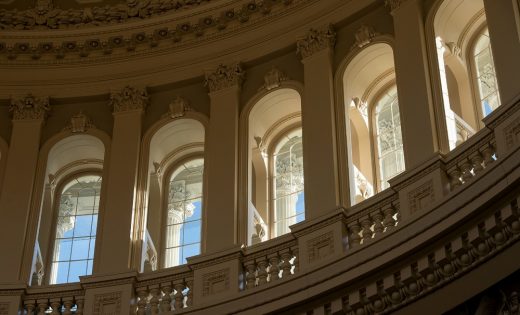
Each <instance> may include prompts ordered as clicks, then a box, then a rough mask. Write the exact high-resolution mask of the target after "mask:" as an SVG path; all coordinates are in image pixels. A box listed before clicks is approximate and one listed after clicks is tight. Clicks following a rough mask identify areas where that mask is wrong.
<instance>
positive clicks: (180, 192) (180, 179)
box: [164, 158, 204, 268]
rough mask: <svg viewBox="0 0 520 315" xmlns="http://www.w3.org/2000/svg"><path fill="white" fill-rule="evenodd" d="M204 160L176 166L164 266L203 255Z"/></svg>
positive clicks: (171, 180) (170, 191)
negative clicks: (201, 249)
mask: <svg viewBox="0 0 520 315" xmlns="http://www.w3.org/2000/svg"><path fill="white" fill-rule="evenodd" d="M203 169H204V160H203V159H201V158H197V159H193V160H189V161H187V162H185V163H183V164H181V165H180V166H178V167H176V168H175V169H174V170H173V172H172V174H171V176H170V182H169V187H168V189H169V190H168V201H167V203H168V208H167V217H166V229H165V231H166V232H165V233H166V235H165V240H166V241H165V242H164V244H165V249H164V253H165V254H164V257H165V258H164V267H166V268H167V267H172V266H177V265H181V264H185V263H186V262H187V260H186V258H187V257H190V256H194V255H198V254H200V244H201V236H202V235H201V231H202V182H203Z"/></svg>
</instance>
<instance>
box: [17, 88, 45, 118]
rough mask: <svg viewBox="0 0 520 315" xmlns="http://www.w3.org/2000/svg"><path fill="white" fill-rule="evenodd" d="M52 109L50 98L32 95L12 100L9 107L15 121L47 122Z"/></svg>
mask: <svg viewBox="0 0 520 315" xmlns="http://www.w3.org/2000/svg"><path fill="white" fill-rule="evenodd" d="M50 109H51V107H50V105H49V98H48V97H35V96H33V95H32V94H28V95H27V96H24V97H20V98H12V99H11V105H10V106H9V111H10V112H11V113H12V115H13V120H28V119H43V120H45V118H47V114H48V112H49V111H50Z"/></svg>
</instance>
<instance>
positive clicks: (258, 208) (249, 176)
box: [239, 80, 303, 244]
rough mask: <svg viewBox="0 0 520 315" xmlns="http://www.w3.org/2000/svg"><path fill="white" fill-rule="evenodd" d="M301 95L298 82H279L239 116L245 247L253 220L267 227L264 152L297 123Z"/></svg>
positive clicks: (257, 96) (241, 229)
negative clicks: (281, 134)
mask: <svg viewBox="0 0 520 315" xmlns="http://www.w3.org/2000/svg"><path fill="white" fill-rule="evenodd" d="M302 93H303V85H302V84H301V83H300V82H297V81H292V80H287V81H283V82H281V83H280V85H279V86H278V87H275V88H272V89H270V90H267V89H263V90H261V91H259V92H258V93H257V94H255V95H254V96H253V97H252V98H251V99H250V100H249V101H248V102H247V104H246V106H245V107H244V108H243V109H242V112H241V113H240V117H239V137H240V139H239V141H240V148H242V149H241V150H240V153H239V154H240V157H239V209H240V211H239V235H240V238H241V241H243V242H244V243H246V244H252V238H253V235H254V234H255V223H254V222H255V221H256V222H257V224H260V225H263V226H264V229H265V228H268V227H267V224H268V223H269V220H270V217H269V205H268V177H269V170H268V165H267V149H268V147H269V145H270V144H271V143H273V141H275V139H276V137H277V136H278V135H279V134H280V133H281V132H284V131H286V129H287V128H290V127H292V126H294V125H295V124H296V125H297V124H301V99H302V98H301V95H302ZM253 180H254V182H253ZM255 203H256V204H255ZM266 223H267V224H266ZM264 232H266V231H265V230H264ZM268 235H269V233H265V236H266V237H267V236H268ZM257 237H258V235H257ZM259 239H262V237H260V238H259ZM263 239H265V238H263Z"/></svg>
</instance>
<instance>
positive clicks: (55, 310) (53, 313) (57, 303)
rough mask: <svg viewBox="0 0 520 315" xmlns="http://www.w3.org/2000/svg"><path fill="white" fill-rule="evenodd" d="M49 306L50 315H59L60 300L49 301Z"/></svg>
mask: <svg viewBox="0 0 520 315" xmlns="http://www.w3.org/2000/svg"><path fill="white" fill-rule="evenodd" d="M50 304H51V308H52V311H51V315H60V313H61V312H60V307H61V299H60V298H57V299H51V300H50Z"/></svg>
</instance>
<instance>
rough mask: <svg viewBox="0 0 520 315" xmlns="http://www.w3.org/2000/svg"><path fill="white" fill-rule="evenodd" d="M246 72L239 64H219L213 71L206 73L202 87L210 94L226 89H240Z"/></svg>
mask: <svg viewBox="0 0 520 315" xmlns="http://www.w3.org/2000/svg"><path fill="white" fill-rule="evenodd" d="M245 75H246V72H245V71H244V70H243V69H242V67H241V66H240V64H239V63H235V64H232V65H224V64H220V65H219V66H218V67H217V69H215V71H210V72H206V79H205V81H204V85H205V86H207V87H208V88H209V91H210V92H216V91H219V90H222V89H225V88H228V87H232V86H238V87H241V86H242V83H243V82H244V79H245Z"/></svg>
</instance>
